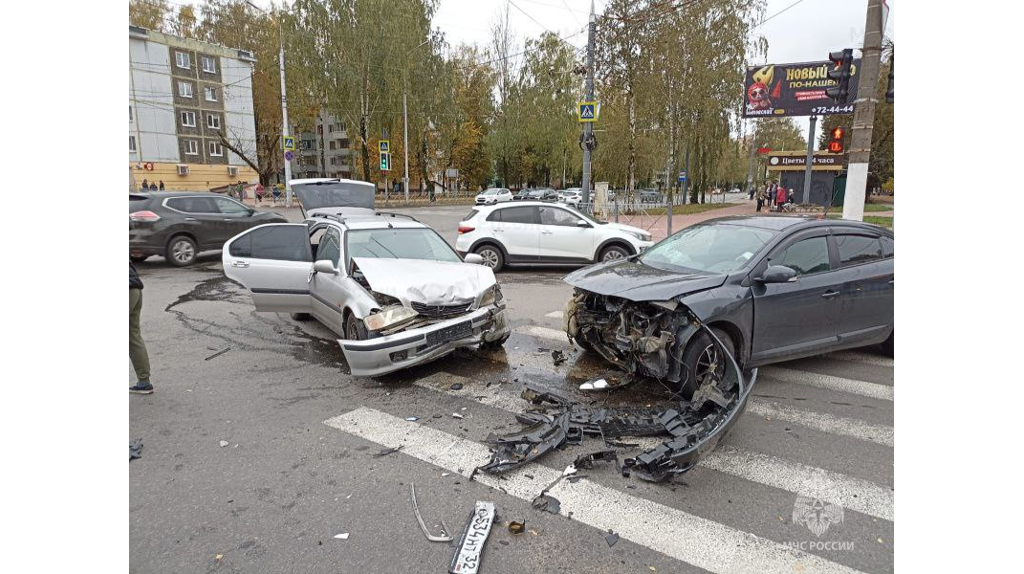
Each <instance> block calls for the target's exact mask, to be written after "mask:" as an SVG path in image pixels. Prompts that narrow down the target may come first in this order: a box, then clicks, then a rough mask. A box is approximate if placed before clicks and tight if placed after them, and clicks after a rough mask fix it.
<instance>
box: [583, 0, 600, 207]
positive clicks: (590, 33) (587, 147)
mask: <svg viewBox="0 0 1024 574" xmlns="http://www.w3.org/2000/svg"><path fill="white" fill-rule="evenodd" d="M596 33H597V17H596V16H595V15H594V1H593V0H591V1H590V23H589V24H588V26H587V85H586V92H587V97H586V100H587V101H588V102H593V101H594V35H595V34H596ZM594 115H595V116H596V115H597V106H596V105H595V106H594ZM593 147H594V123H593V122H586V123H584V124H583V181H582V182H581V184H582V185H581V187H582V188H583V200H582V204H583V205H584V206H586V207H584V209H587V210H589V209H590V207H589V205H590V187H591V185H592V182H591V181H590V154H591V151H592V149H593Z"/></svg>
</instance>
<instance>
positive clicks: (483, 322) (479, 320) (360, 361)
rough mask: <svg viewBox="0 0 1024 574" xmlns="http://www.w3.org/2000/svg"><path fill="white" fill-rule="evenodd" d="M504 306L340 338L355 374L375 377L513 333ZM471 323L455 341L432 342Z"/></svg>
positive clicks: (493, 306) (492, 306) (350, 367)
mask: <svg viewBox="0 0 1024 574" xmlns="http://www.w3.org/2000/svg"><path fill="white" fill-rule="evenodd" d="M505 313H506V311H505V308H504V306H500V307H499V306H496V305H491V306H489V307H485V308H483V309H478V310H476V311H474V312H472V313H469V314H467V315H463V316H461V317H456V318H454V319H449V320H447V321H442V322H440V323H435V324H433V325H430V326H428V327H420V328H419V329H411V330H409V331H404V332H402V333H395V334H394V335H388V336H386V337H378V338H376V339H369V340H366V341H350V340H347V339H339V340H338V344H340V345H341V350H342V351H343V352H344V353H345V359H346V360H347V361H348V366H349V369H351V372H352V374H353V375H356V376H359V377H372V376H376V375H383V374H387V373H391V372H394V371H398V370H400V369H405V368H408V367H412V366H414V365H419V364H422V363H426V362H428V361H432V360H434V359H436V358H438V357H441V356H444V355H447V354H448V353H450V352H452V351H454V350H455V349H457V348H459V347H468V346H475V345H479V344H481V343H484V342H491V341H497V340H499V339H501V338H503V337H505V336H506V335H508V333H509V327H508V320H507V319H506V315H505ZM464 322H468V323H469V324H470V329H471V332H470V333H469V334H466V335H464V336H461V337H459V338H456V339H452V340H439V341H431V340H430V339H431V337H432V336H433V337H437V335H438V333H440V332H441V331H444V330H445V329H446V328H450V327H454V326H456V325H459V324H461V323H464Z"/></svg>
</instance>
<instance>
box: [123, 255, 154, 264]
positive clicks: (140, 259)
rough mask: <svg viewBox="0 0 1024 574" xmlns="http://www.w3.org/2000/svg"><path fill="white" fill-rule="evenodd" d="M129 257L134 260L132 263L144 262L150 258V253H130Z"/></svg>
mask: <svg viewBox="0 0 1024 574" xmlns="http://www.w3.org/2000/svg"><path fill="white" fill-rule="evenodd" d="M128 257H129V258H130V259H131V260H132V263H142V262H143V261H145V260H146V259H149V255H129V256H128Z"/></svg>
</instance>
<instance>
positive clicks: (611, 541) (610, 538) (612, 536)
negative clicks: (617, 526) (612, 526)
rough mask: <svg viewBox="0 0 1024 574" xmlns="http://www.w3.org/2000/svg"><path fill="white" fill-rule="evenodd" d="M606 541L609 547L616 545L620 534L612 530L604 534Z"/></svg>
mask: <svg viewBox="0 0 1024 574" xmlns="http://www.w3.org/2000/svg"><path fill="white" fill-rule="evenodd" d="M604 541H605V542H607V543H608V548H611V547H612V546H615V543H616V542H618V541H619V535H618V534H616V533H615V532H612V531H611V530H609V531H608V534H606V535H605V536H604Z"/></svg>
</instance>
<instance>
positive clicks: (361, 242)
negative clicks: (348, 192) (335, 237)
mask: <svg viewBox="0 0 1024 574" xmlns="http://www.w3.org/2000/svg"><path fill="white" fill-rule="evenodd" d="M346 241H347V244H348V245H347V247H348V249H347V252H348V256H349V258H352V257H374V258H377V259H426V260H430V261H450V262H453V263H459V262H461V261H462V259H460V258H459V256H458V255H457V254H456V253H455V251H453V250H452V248H451V247H450V246H449V245H448V244H447V243H445V241H444V239H441V236H440V235H438V234H437V232H435V231H434V230H433V229H423V228H408V229H390V228H389V229H353V230H351V231H349V232H348V238H347V240H346Z"/></svg>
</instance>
